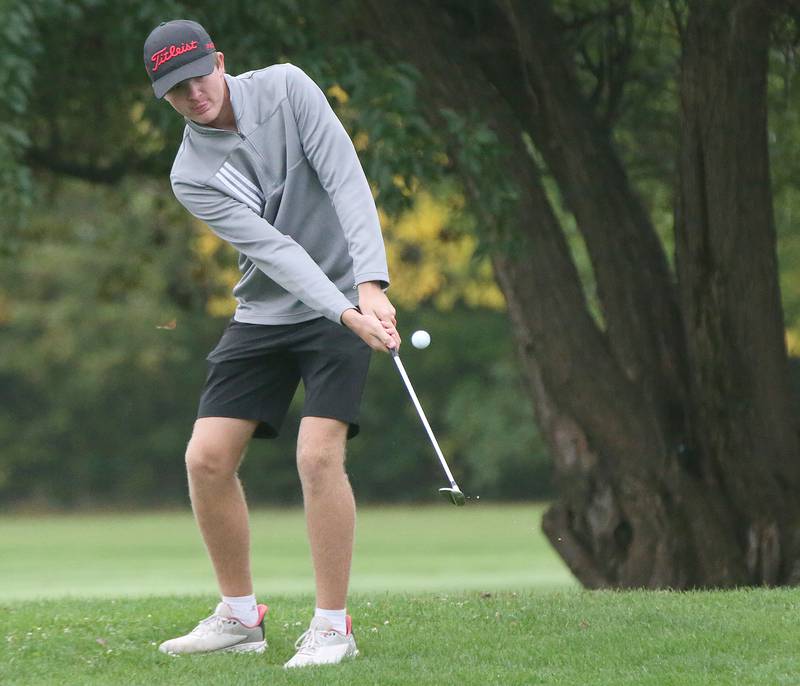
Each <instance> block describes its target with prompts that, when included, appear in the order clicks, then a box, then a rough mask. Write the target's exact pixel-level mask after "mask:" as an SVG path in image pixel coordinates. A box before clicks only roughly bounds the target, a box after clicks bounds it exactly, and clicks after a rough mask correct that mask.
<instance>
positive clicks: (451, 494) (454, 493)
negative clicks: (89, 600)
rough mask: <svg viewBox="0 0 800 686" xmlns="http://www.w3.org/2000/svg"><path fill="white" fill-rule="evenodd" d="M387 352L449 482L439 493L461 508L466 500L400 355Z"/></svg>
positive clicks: (394, 351) (393, 351)
mask: <svg viewBox="0 0 800 686" xmlns="http://www.w3.org/2000/svg"><path fill="white" fill-rule="evenodd" d="M389 352H390V353H391V355H392V359H393V360H394V363H395V365H397V371H399V372H400V376H401V377H403V381H404V383H405V385H406V388H407V389H408V394H409V395H410V396H411V400H413V401H414V407H416V408H417V413H418V414H419V418H420V419H421V420H422V424H423V425H424V426H425V430H426V431H427V432H428V437H429V438H430V439H431V443H433V448H434V450H436V454H437V455H438V456H439V462H441V463H442V469H444V473H445V474H446V475H447V478H448V480H449V481H450V488H440V489H439V493H441V494H442V495H443V496H444V497H445V498H447V499H448V500H449V501H450V502H451V503H453V505H458V506H461V505H463V504H464V503H465V502H466V499H465V498H464V494H463V493H462V492H461V489H460V488H459V487H458V484H456V480H455V479H454V478H453V475H452V473H451V472H450V468H449V467H448V466H447V462H446V460H445V459H444V455H442V450H441V448H440V447H439V444H438V443H437V441H436V436H434V435H433V430H432V429H431V425H430V424H428V419H427V417H425V413H424V412H423V411H422V405H420V402H419V399H418V398H417V394H416V393H414V387H413V386H412V385H411V381H410V380H409V378H408V374H406V370H405V368H404V367H403V363H402V362H401V361H400V353H398V352H397V351H396V350H390V351H389Z"/></svg>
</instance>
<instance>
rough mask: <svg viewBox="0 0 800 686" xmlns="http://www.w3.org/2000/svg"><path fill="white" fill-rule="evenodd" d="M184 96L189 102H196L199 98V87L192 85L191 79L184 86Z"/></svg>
mask: <svg viewBox="0 0 800 686" xmlns="http://www.w3.org/2000/svg"><path fill="white" fill-rule="evenodd" d="M186 96H187V97H188V98H189V100H197V98H198V97H199V96H200V86H199V85H198V84H197V83H194V79H191V80H190V81H189V83H188V84H187V86H186Z"/></svg>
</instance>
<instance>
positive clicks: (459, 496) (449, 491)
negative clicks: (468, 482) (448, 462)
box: [439, 488, 467, 507]
mask: <svg viewBox="0 0 800 686" xmlns="http://www.w3.org/2000/svg"><path fill="white" fill-rule="evenodd" d="M439 493H441V494H442V495H443V496H444V497H445V498H447V499H448V500H449V501H450V502H451V503H453V505H457V506H458V507H461V506H462V505H463V504H464V503H465V502H467V499H466V498H465V497H464V494H463V493H462V492H461V491H460V490H459V489H458V488H440V489H439Z"/></svg>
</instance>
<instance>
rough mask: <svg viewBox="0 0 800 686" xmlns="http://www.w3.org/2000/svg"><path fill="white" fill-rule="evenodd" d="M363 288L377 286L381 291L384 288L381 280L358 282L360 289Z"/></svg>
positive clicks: (367, 288)
mask: <svg viewBox="0 0 800 686" xmlns="http://www.w3.org/2000/svg"><path fill="white" fill-rule="evenodd" d="M362 288H363V289H364V290H369V289H372V288H377V289H378V290H380V291H382V290H383V287H382V286H381V282H380V281H362V282H361V283H360V284H358V290H361V289H362Z"/></svg>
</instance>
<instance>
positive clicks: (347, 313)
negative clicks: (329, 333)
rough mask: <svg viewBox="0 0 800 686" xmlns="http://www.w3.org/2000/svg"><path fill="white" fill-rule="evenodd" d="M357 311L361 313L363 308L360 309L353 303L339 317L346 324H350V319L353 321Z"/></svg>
mask: <svg viewBox="0 0 800 686" xmlns="http://www.w3.org/2000/svg"><path fill="white" fill-rule="evenodd" d="M354 312H355V313H356V314H358V315H360V314H361V310H360V309H359V307H358V305H353V307H348V308H347V309H346V310H345V311H344V312H342V315H341V317H339V321H340V322H341V323H342V324H343V325H344V326H348V323H347V322H348V321H352V319H353V317H354V316H355V314H353V313H354Z"/></svg>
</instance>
